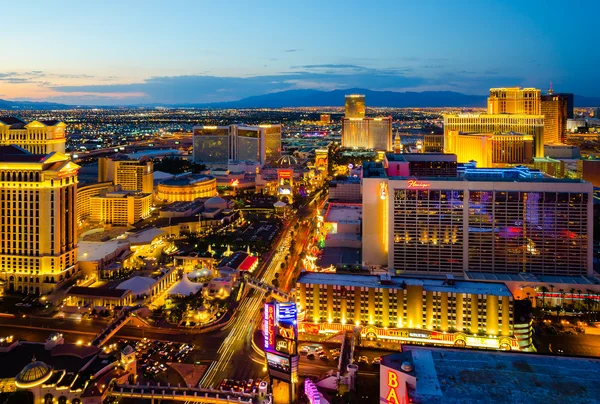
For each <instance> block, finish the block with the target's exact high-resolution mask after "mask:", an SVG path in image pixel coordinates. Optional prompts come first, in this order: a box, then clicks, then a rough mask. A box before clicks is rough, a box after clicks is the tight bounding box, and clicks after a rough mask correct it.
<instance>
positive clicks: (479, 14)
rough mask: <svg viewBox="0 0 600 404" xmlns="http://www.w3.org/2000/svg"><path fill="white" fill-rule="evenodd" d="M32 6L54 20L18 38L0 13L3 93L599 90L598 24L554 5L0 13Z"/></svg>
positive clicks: (115, 96)
mask: <svg viewBox="0 0 600 404" xmlns="http://www.w3.org/2000/svg"><path fill="white" fill-rule="evenodd" d="M582 8H585V9H586V10H587V11H589V12H591V13H593V11H594V10H593V9H594V8H596V9H597V8H598V6H597V5H596V4H594V3H592V2H589V3H587V5H585V6H582ZM34 9H35V10H36V13H38V14H40V15H44V17H45V19H46V21H57V23H56V24H55V25H52V28H51V29H48V28H47V25H46V24H31V25H29V26H28V28H27V31H26V33H25V32H23V30H22V26H21V19H8V20H7V21H6V22H5V23H4V24H3V26H2V28H0V32H1V33H2V34H3V37H4V38H13V40H11V41H5V43H4V44H3V52H4V54H5V55H10V57H9V58H7V60H6V62H5V63H3V65H2V68H1V69H0V98H1V99H8V100H36V101H52V102H61V103H67V104H89V105H123V104H140V103H165V104H169V103H194V102H196V103H205V102H220V101H232V100H238V99H241V98H244V97H248V96H253V95H261V94H266V93H272V92H278V91H285V90H293V89H319V90H333V89H347V88H366V89H371V90H391V91H426V90H452V91H457V92H462V93H465V94H485V93H486V90H487V89H489V88H490V87H498V86H522V87H536V88H542V89H546V88H547V87H548V86H549V84H550V82H553V84H554V87H555V88H557V89H558V90H559V91H566V92H573V93H576V94H580V95H585V96H593V95H595V94H597V93H598V92H599V90H600V85H599V84H598V83H597V82H596V81H595V80H594V72H593V66H594V65H596V64H597V63H598V62H599V61H600V60H597V59H598V56H596V55H595V54H594V52H586V46H587V43H586V42H585V41H581V40H579V39H581V38H586V37H589V38H591V37H593V36H594V35H593V31H592V27H591V26H590V25H585V24H578V25H576V26H575V25H574V26H573V27H572V29H566V28H565V27H564V25H562V24H559V23H558V22H559V21H560V19H561V18H563V15H562V14H561V10H562V7H559V3H558V2H555V1H551V2H544V3H542V2H538V1H534V2H530V3H528V4H520V3H519V4H517V3H514V4H505V3H501V2H496V1H492V2H486V3H485V4H478V5H477V6H475V7H473V6H472V5H471V4H469V5H467V4H466V3H464V4H460V3H452V4H448V5H444V4H437V2H426V3H419V4H418V5H414V4H412V5H411V4H403V5H399V4H396V3H393V2H387V1H386V2H380V3H378V4H377V5H376V6H373V5H371V4H369V5H361V4H353V5H352V7H349V6H348V5H347V4H344V3H341V2H337V1H336V2H329V3H328V4H319V3H314V2H304V3H303V4H302V6H301V7H298V6H291V5H285V4H284V5H282V4H279V3H273V2H262V3H261V4H260V5H256V4H251V5H250V4H245V3H244V2H236V3H235V4H231V7H227V8H226V9H225V8H222V7H219V6H217V5H211V4H202V5H199V4H194V3H192V2H187V1H179V2H177V3H176V7H172V8H169V9H168V10H164V9H162V8H160V7H159V6H158V3H154V2H150V3H148V2H143V3H141V2H128V3H127V4H117V3H116V2H106V3H102V4H101V5H87V4H78V3H68V2H61V3H52V2H50V3H44V2H34V3H30V4H28V6H27V8H25V7H23V6H21V5H17V4H16V3H14V4H8V5H6V6H5V7H4V11H5V12H6V14H7V15H24V14H25V13H27V12H28V11H30V10H34ZM116 10H118V12H116ZM90 16H92V17H91V18H90ZM356 16H361V18H360V19H359V20H356V18H357V17H356ZM491 21H493V23H491ZM325 38H327V40H324V39H325ZM332 39H333V40H332ZM336 39H337V40H336ZM582 54H584V55H586V59H587V62H586V63H580V62H579V61H580V60H581V59H580V55H582Z"/></svg>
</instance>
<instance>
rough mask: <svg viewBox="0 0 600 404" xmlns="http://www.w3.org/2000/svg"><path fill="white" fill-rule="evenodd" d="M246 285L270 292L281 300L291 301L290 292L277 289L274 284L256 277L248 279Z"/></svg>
mask: <svg viewBox="0 0 600 404" xmlns="http://www.w3.org/2000/svg"><path fill="white" fill-rule="evenodd" d="M246 285H248V286H249V287H251V288H254V289H258V290H262V291H263V292H266V293H268V294H270V295H271V296H272V297H273V298H274V299H275V300H278V301H280V302H289V301H290V298H291V296H290V294H289V293H286V292H284V291H282V290H280V289H277V288H276V287H274V286H272V285H267V284H266V283H264V282H260V281H257V280H256V279H252V278H248V279H246Z"/></svg>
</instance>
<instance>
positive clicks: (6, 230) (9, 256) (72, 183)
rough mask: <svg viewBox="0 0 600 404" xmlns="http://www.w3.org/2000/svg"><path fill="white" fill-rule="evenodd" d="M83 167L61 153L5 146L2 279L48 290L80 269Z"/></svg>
mask: <svg viewBox="0 0 600 404" xmlns="http://www.w3.org/2000/svg"><path fill="white" fill-rule="evenodd" d="M78 169H79V166H78V165H76V164H74V163H72V162H71V161H70V160H69V157H67V156H66V155H64V154H62V153H60V152H56V151H55V152H51V153H49V154H32V153H30V152H28V151H27V150H24V149H22V148H21V147H18V146H0V232H1V234H2V238H1V239H0V281H4V282H5V289H6V290H7V291H10V292H22V293H32V294H33V293H35V294H47V293H50V292H52V291H54V290H55V289H56V288H58V287H60V286H61V285H62V284H63V282H65V281H66V280H67V279H68V278H70V277H71V276H73V275H75V274H76V272H77V265H76V263H77V224H76V214H75V213H76V206H75V198H76V193H77V171H78Z"/></svg>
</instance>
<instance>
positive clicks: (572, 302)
mask: <svg viewBox="0 0 600 404" xmlns="http://www.w3.org/2000/svg"><path fill="white" fill-rule="evenodd" d="M569 292H570V293H571V306H573V311H575V299H573V295H574V294H575V288H571V290H570V291H569Z"/></svg>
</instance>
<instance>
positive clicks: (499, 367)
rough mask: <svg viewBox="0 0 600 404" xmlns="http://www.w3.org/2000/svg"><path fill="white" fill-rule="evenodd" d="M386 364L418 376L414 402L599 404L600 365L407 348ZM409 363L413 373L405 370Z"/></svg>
mask: <svg viewBox="0 0 600 404" xmlns="http://www.w3.org/2000/svg"><path fill="white" fill-rule="evenodd" d="M403 351H404V352H402V353H398V354H392V355H387V356H384V357H383V360H382V365H384V366H388V367H391V368H393V369H396V370H398V371H399V372H401V373H405V374H406V373H407V374H409V375H411V376H413V377H416V384H415V386H410V387H414V389H412V388H409V392H408V396H409V398H410V399H411V400H412V402H413V403H434V404H435V403H464V402H469V403H493V402H512V403H525V402H538V403H563V402H582V403H583V402H588V403H591V402H597V400H598V397H600V385H599V384H598V383H597V382H596V381H597V379H598V377H600V360H597V359H587V358H570V357H565V356H550V355H548V356H546V355H535V354H530V353H513V352H510V353H508V352H497V351H483V350H466V349H447V348H430V347H419V346H404V347H403ZM403 362H409V363H410V364H411V365H412V367H413V370H412V371H409V372H405V371H403V370H401V368H400V366H401V365H402V363H403Z"/></svg>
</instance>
